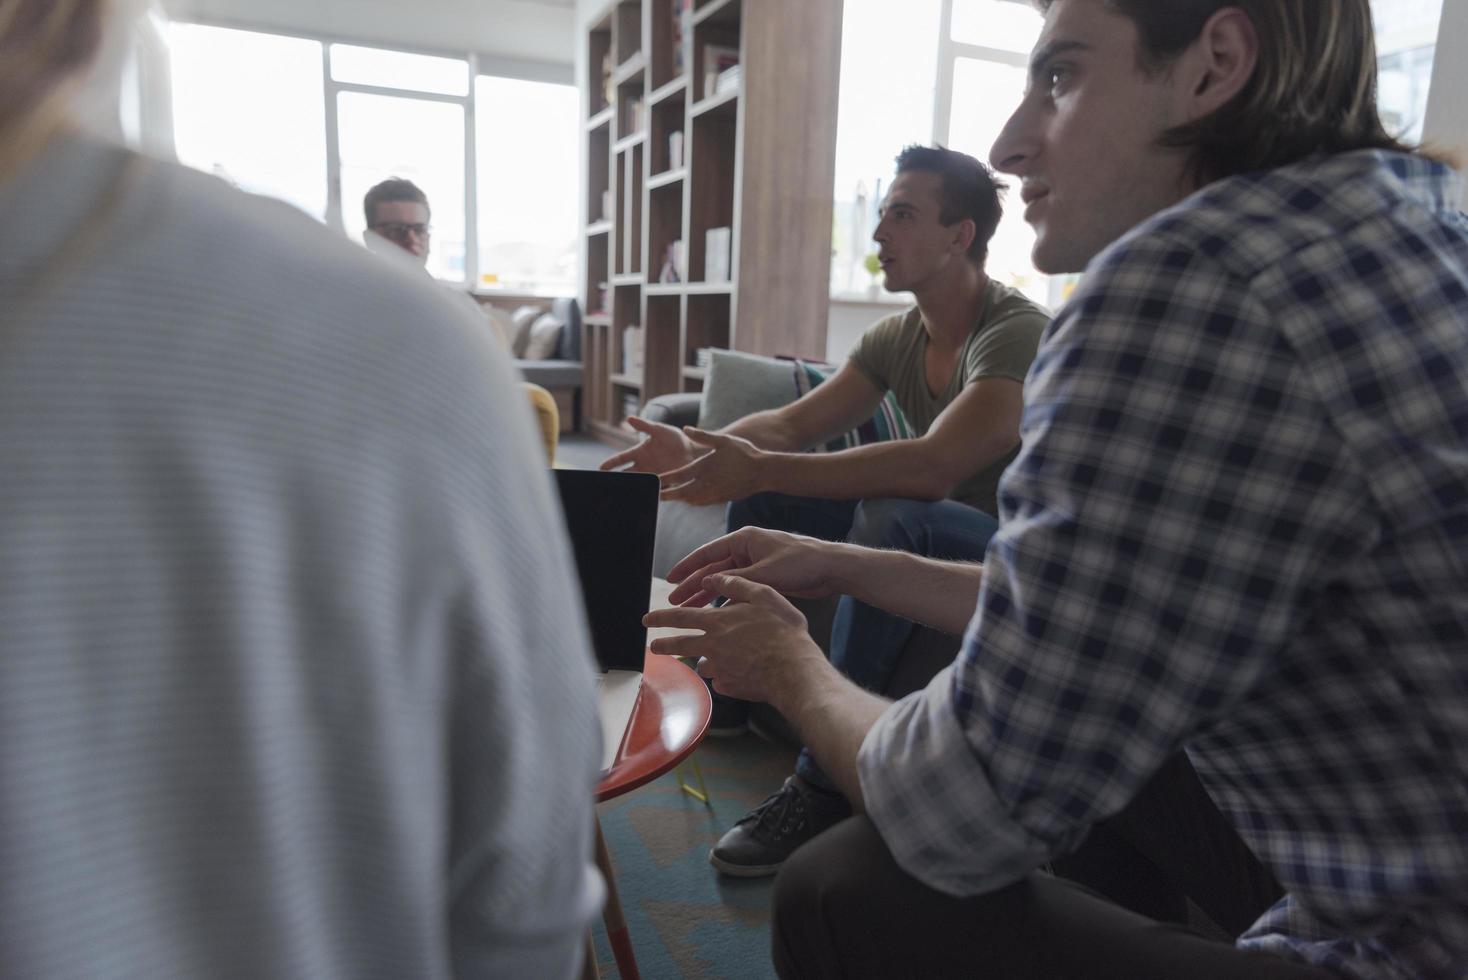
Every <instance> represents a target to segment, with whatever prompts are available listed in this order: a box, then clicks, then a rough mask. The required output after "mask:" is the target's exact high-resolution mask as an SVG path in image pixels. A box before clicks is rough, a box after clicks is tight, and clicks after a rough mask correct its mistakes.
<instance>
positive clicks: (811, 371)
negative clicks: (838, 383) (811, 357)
mask: <svg viewBox="0 0 1468 980" xmlns="http://www.w3.org/2000/svg"><path fill="white" fill-rule="evenodd" d="M794 363H795V392H796V397H804V395H805V394H806V392H808V391H810V390H811V389H812V388H814V387H815V386H816V385H818V384H820V383H821V382H822V381H825V380H826V379H827V378H829V377H830V376H831V375H833V374H835V373H836V368H837V365H834V364H824V363H820V362H817V361H802V360H796V361H795V362H794ZM915 434H916V433H914V432H913V430H912V426H911V425H909V424H908V421H907V417H906V416H905V415H903V414H902V409H901V408H899V407H898V406H897V396H896V395H894V394H893V393H892V392H891V391H889V392H887V394H886V395H885V396H883V398H882V403H881V404H880V405H878V406H877V411H876V414H875V415H873V416H872V417H871V418H869V419H867V420H866V421H865V422H863V423H862V424H861V425H859V426H857V427H856V428H854V429H852V430H851V431H850V432H846V433H844V434H842V435H839V436H837V437H836V438H834V439H832V440H831V441H830V442H827V443H826V444H825V445H824V446H817V447H816V449H815V451H816V452H827V453H834V452H839V451H841V450H842V449H852V448H854V447H856V446H864V445H867V444H868V443H873V442H886V441H888V440H890V439H911V438H912V437H913V436H914V435H915Z"/></svg>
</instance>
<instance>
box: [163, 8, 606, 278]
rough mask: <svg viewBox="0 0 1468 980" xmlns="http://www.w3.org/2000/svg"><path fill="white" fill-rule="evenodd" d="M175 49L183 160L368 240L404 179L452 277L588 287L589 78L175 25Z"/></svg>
mask: <svg viewBox="0 0 1468 980" xmlns="http://www.w3.org/2000/svg"><path fill="white" fill-rule="evenodd" d="M168 43H169V56H170V65H171V70H172V76H173V102H174V132H175V142H176V149H177V152H178V156H179V159H180V160H181V161H182V162H183V163H185V164H188V165H190V166H193V167H197V168H198V169H201V170H205V171H209V172H212V173H216V174H219V175H220V176H222V177H224V178H226V179H228V180H229V181H231V182H232V183H235V184H237V185H239V186H240V187H242V188H243V189H245V190H249V191H254V192H257V193H262V194H268V195H271V196H274V197H279V198H282V199H284V200H286V201H289V202H290V203H292V204H294V205H296V206H297V207H299V208H301V209H302V210H303V211H305V212H306V213H308V214H310V215H312V216H314V217H316V218H317V219H318V220H321V221H323V222H325V223H327V224H329V225H331V226H332V227H335V228H338V229H339V230H341V231H342V232H343V233H344V234H346V235H347V236H348V237H349V238H350V239H352V240H353V241H356V242H360V241H362V233H363V231H364V230H365V225H366V221H365V217H364V215H363V213H362V203H361V202H362V197H363V195H365V194H366V192H367V190H368V188H370V187H371V186H372V185H373V184H375V183H377V182H378V181H381V180H384V179H386V178H387V177H391V176H397V177H404V178H407V179H408V180H411V181H413V182H414V183H415V184H417V185H418V186H419V187H421V188H423V191H424V193H426V194H427V195H428V199H429V202H430V205H431V208H432V214H433V219H432V220H433V241H432V247H431V249H430V251H429V258H428V270H429V271H430V272H431V273H433V274H434V275H435V276H437V277H438V278H440V279H446V280H449V281H452V282H460V283H465V284H469V283H473V284H476V285H480V286H483V287H485V288H495V287H500V288H510V289H514V290H516V291H524V292H535V293H546V292H557V293H566V292H569V291H570V290H571V289H572V288H573V287H572V284H573V283H574V281H575V266H576V253H575V243H576V231H577V229H576V222H577V214H576V201H577V198H576V195H575V193H574V190H575V188H576V186H577V175H576V168H577V165H578V154H577V142H576V140H577V134H578V131H579V130H578V126H577V118H576V105H577V99H576V89H575V87H574V86H572V85H568V84H558V83H553V82H546V81H522V80H519V79H511V78H500V77H497V76H492V75H483V74H478V73H477V59H476V58H475V56H473V55H466V56H464V57H445V56H441V55H427V54H420V53H414V52H407V51H395V50H389V49H384V48H374V47H364V46H360V45H354V44H343V43H335V42H326V41H322V40H320V39H312V38H300V37H286V36H282V35H278V34H268V33H257V32H253V31H242V30H234V29H227V28H220V27H208V26H200V25H194V24H173V25H170V27H169V31H168ZM471 83H472V84H471ZM333 190H334V191H335V193H333Z"/></svg>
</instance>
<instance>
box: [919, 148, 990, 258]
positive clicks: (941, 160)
mask: <svg viewBox="0 0 1468 980" xmlns="http://www.w3.org/2000/svg"><path fill="white" fill-rule="evenodd" d="M914 170H917V171H921V172H923V173H933V174H937V175H938V176H939V177H941V178H943V193H942V204H941V207H940V210H939V212H938V220H939V221H940V222H941V223H942V224H943V225H945V226H947V225H956V224H958V223H959V222H960V221H962V220H963V219H965V218H968V219H969V220H971V221H973V223H974V242H973V244H972V245H970V246H969V248H968V258H969V261H971V262H982V261H983V260H984V256H986V255H987V254H988V253H989V239H991V238H993V237H994V230H995V229H996V228H998V227H999V219H1000V218H1001V217H1003V215H1004V206H1003V205H1002V204H1001V203H1000V201H999V196H1000V195H1001V194H1003V193H1004V191H1005V189H1006V187H1007V185H1006V184H1005V183H1004V181H1002V180H1000V179H999V178H998V177H996V176H994V171H992V170H990V169H989V168H988V167H987V166H985V165H984V163H983V162H981V161H979V160H976V159H974V158H973V157H971V156H969V155H968V154H967V153H959V152H958V151H957V150H950V149H947V148H945V147H941V146H919V145H917V144H913V145H912V146H908V147H905V148H904V149H903V151H902V152H901V153H899V154H897V172H898V173H899V174H904V173H909V172H911V171H914Z"/></svg>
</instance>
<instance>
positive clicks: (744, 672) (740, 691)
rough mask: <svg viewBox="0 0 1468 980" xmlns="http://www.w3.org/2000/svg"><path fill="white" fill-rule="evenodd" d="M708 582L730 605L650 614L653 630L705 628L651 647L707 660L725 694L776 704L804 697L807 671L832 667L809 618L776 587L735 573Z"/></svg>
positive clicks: (706, 668)
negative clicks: (813, 636) (785, 698)
mask: <svg viewBox="0 0 1468 980" xmlns="http://www.w3.org/2000/svg"><path fill="white" fill-rule="evenodd" d="M705 584H706V586H707V587H708V588H709V589H710V590H712V591H714V592H715V593H717V594H719V595H724V596H727V597H728V598H729V600H730V601H729V603H728V605H725V606H719V607H703V608H698V607H694V606H678V607H674V608H671V609H658V610H654V611H653V612H650V613H648V614H647V615H646V616H645V617H643V620H642V621H643V623H644V624H645V625H646V626H647V627H648V628H650V629H651V628H656V627H672V628H674V629H685V630H699V631H701V632H699V633H694V634H687V635H682V636H669V637H659V638H658V639H655V640H653V641H652V644H651V646H650V649H651V650H652V652H653V653H656V654H662V655H666V656H674V657H698V658H701V659H700V661H699V665H698V672H699V673H700V674H702V675H703V676H704V677H706V678H708V679H709V680H710V681H712V682H713V685H714V689H715V690H716V691H718V692H719V693H720V694H726V695H728V696H730V697H736V698H744V699H745V700H748V701H768V702H770V703H772V704H775V706H776V707H779V699H780V698H781V697H783V696H798V692H800V691H801V690H802V689H803V686H804V685H803V683H802V680H801V674H802V673H803V672H806V671H810V670H812V669H814V670H820V669H822V668H828V667H829V665H828V664H827V663H826V659H825V657H824V656H823V655H822V654H821V650H820V647H818V646H816V643H815V641H814V640H812V639H811V638H810V634H809V633H808V632H807V631H806V624H805V617H804V616H802V615H801V614H800V611H799V610H798V609H796V608H795V607H794V606H792V605H791V604H790V603H789V601H788V600H786V599H785V598H784V597H783V596H781V595H780V594H779V593H778V592H776V591H775V590H774V589H772V588H770V587H769V586H768V585H760V584H758V583H756V582H750V581H747V580H746V579H742V578H737V577H734V576H731V575H713V576H710V577H709V578H707V579H706V580H705Z"/></svg>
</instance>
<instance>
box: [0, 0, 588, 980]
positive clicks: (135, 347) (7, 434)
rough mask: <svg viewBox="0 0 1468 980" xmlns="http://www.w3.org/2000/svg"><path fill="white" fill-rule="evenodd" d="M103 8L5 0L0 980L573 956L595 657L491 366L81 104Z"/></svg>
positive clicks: (1, 53) (577, 948) (469, 971)
mask: <svg viewBox="0 0 1468 980" xmlns="http://www.w3.org/2000/svg"><path fill="white" fill-rule="evenodd" d="M104 7H105V2H104V0H48V2H42V0H18V2H17V3H11V4H6V5H5V6H4V7H3V8H0V11H3V13H4V14H6V16H0V222H3V224H4V227H5V228H6V230H7V236H6V245H5V248H4V249H3V250H0V540H3V541H4V547H3V548H0V637H3V641H0V642H3V655H0V868H3V869H4V871H3V874H0V975H4V976H25V977H82V976H85V977H211V978H220V977H311V978H335V977H343V978H345V977H372V976H379V977H394V978H396V977H448V976H497V977H510V976H515V977H569V976H572V975H575V974H576V972H577V970H578V969H579V967H580V961H581V954H582V950H583V947H584V937H585V935H586V929H587V927H588V924H589V922H590V921H591V919H592V918H593V917H594V915H595V913H596V910H597V908H598V905H599V901H600V898H601V894H602V884H601V881H600V879H599V878H598V876H597V874H596V872H595V870H594V867H593V865H592V842H591V833H592V789H593V786H594V783H595V780H596V777H597V771H596V770H597V762H598V758H599V752H598V742H599V733H598V726H597V720H596V709H595V704H594V700H593V695H592V675H593V666H592V664H593V661H592V658H591V653H590V644H589V642H588V638H587V632H586V628H585V624H584V622H583V621H582V618H581V616H580V614H579V613H577V612H576V610H577V609H579V605H578V604H577V603H575V602H574V601H570V600H569V599H568V597H567V595H566V591H567V589H568V588H569V587H572V586H568V583H574V582H575V575H574V572H573V569H572V560H571V555H570V550H569V547H568V545H567V542H566V540H565V531H564V528H563V526H562V521H561V518H560V514H559V511H558V508H557V506H556V503H555V497H554V495H553V492H552V488H551V485H550V481H549V479H548V477H547V473H546V470H545V466H544V460H543V458H541V456H540V453H541V450H540V448H539V447H538V445H537V444H536V442H535V437H534V434H533V429H532V422H531V418H530V413H529V410H528V408H527V406H526V405H525V400H524V398H523V396H522V395H521V394H520V390H519V386H518V384H516V383H515V380H514V378H513V375H512V372H511V369H510V366H509V365H508V363H507V362H506V360H505V358H504V356H503V355H502V354H501V353H500V352H499V351H497V350H496V349H495V348H494V345H493V343H492V342H491V341H490V340H489V339H488V338H487V337H486V336H485V334H484V331H483V329H482V326H481V325H480V324H478V323H476V322H474V320H473V317H472V316H471V315H470V314H468V313H466V312H464V311H462V310H461V309H460V308H459V307H458V306H456V305H455V304H454V303H452V302H451V301H450V300H449V299H447V298H446V297H444V296H442V295H441V290H439V289H436V288H434V286H433V285H432V284H431V283H429V282H427V281H425V280H423V278H422V277H421V276H419V275H413V274H412V273H411V270H399V269H396V268H390V267H387V266H385V265H384V264H383V263H381V262H380V261H377V260H374V259H373V258H372V257H370V256H368V255H367V254H366V253H364V252H363V251H362V250H361V249H359V248H358V247H357V246H355V245H353V244H351V243H349V242H347V241H346V240H344V239H341V238H339V237H338V236H335V235H333V234H331V233H330V232H329V231H327V230H325V229H323V228H321V227H320V226H319V225H316V224H315V223H314V222H312V221H311V220H310V219H308V218H306V217H305V216H302V215H300V214H298V213H296V212H294V211H293V210H292V209H290V208H289V207H287V206H285V205H283V204H279V203H275V202H272V201H268V200H265V199H263V198H257V197H251V196H248V195H245V194H241V193H238V192H236V191H232V190H230V189H228V188H226V187H225V186H224V185H223V184H222V183H220V182H219V181H217V180H215V179H213V178H210V177H207V176H205V175H202V174H196V173H193V172H190V171H186V170H183V169H181V168H179V167H176V166H173V165H169V164H164V163H160V162H156V161H151V160H147V159H144V158H142V157H139V156H136V155H134V154H132V153H130V152H127V151H125V150H123V149H120V148H117V147H113V146H109V145H106V144H103V143H99V142H94V141H92V140H90V139H88V138H86V137H82V136H79V135H77V134H76V133H75V132H74V131H72V130H71V129H70V128H69V127H68V123H67V121H66V118H65V115H64V113H63V112H62V110H61V109H60V108H59V107H58V106H59V101H58V99H59V95H58V93H61V92H62V91H63V89H64V87H65V86H66V85H67V83H68V82H69V80H70V79H71V78H73V77H74V76H75V75H76V74H77V73H79V72H80V71H81V70H82V69H83V68H84V67H85V65H86V64H87V61H88V58H89V57H90V55H91V52H92V50H93V49H94V48H95V47H96V44H97V42H98V41H99V39H100V37H101V35H102V32H103V30H104V24H103V18H104V11H103V8H104Z"/></svg>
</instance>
